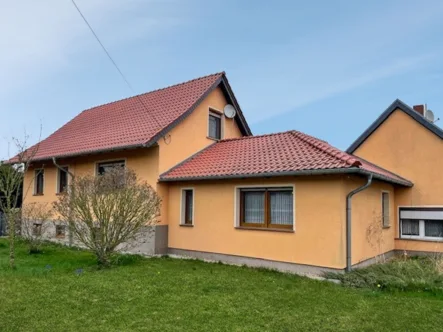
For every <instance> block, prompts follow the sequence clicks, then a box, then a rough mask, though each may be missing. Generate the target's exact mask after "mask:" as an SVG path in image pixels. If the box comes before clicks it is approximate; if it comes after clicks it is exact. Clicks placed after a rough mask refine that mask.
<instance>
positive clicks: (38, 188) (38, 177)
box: [34, 169, 45, 195]
mask: <svg viewBox="0 0 443 332" xmlns="http://www.w3.org/2000/svg"><path fill="white" fill-rule="evenodd" d="M34 182H35V184H34V194H35V195H43V189H44V187H45V170H44V169H36V170H35V180H34Z"/></svg>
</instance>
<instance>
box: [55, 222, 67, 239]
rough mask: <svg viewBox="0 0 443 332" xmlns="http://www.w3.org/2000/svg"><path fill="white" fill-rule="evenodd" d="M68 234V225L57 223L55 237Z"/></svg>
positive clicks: (62, 236)
mask: <svg viewBox="0 0 443 332" xmlns="http://www.w3.org/2000/svg"><path fill="white" fill-rule="evenodd" d="M65 236H66V226H65V225H55V237H57V238H64V237H65Z"/></svg>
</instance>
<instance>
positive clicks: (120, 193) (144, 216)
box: [54, 168, 161, 266]
mask: <svg viewBox="0 0 443 332" xmlns="http://www.w3.org/2000/svg"><path fill="white" fill-rule="evenodd" d="M160 204H161V201H160V198H159V196H158V195H157V193H156V192H155V190H154V189H153V188H152V187H151V186H150V185H149V184H147V183H146V182H141V181H139V180H138V179H137V176H136V174H135V172H133V171H131V170H125V169H123V168H114V169H111V170H109V171H107V172H106V173H105V174H103V175H100V176H89V175H88V176H83V177H78V176H76V177H75V178H73V179H72V181H71V184H70V185H69V188H68V190H67V192H65V193H64V194H62V195H61V196H59V199H58V201H57V202H55V203H54V209H55V211H56V212H57V213H58V214H59V215H60V217H61V219H62V220H72V221H70V222H69V224H70V225H69V229H70V231H71V232H72V233H73V236H74V237H75V240H77V241H78V242H80V243H81V244H82V245H84V246H85V247H87V248H89V249H90V250H91V251H92V252H93V253H94V254H95V255H96V257H97V261H98V263H99V264H100V265H103V266H107V265H109V264H110V257H111V255H112V254H113V253H114V252H115V251H116V250H117V248H118V247H119V246H121V245H123V244H125V243H129V242H131V241H134V240H136V239H137V237H138V236H139V234H140V233H141V231H142V230H143V229H144V227H145V226H151V225H155V224H156V223H157V217H158V216H159V212H160Z"/></svg>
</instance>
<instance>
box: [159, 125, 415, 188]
mask: <svg viewBox="0 0 443 332" xmlns="http://www.w3.org/2000/svg"><path fill="white" fill-rule="evenodd" d="M326 171H328V172H329V173H330V172H331V171H333V172H335V171H337V172H356V173H366V174H368V173H372V174H373V175H374V177H375V178H379V179H381V180H385V181H389V182H394V183H399V184H403V185H407V186H410V185H412V183H411V182H410V181H408V180H406V179H403V178H401V177H400V176H398V175H395V174H393V173H391V172H389V171H386V170H384V169H382V168H380V167H378V166H376V165H374V164H371V163H368V162H367V161H365V160H363V159H361V158H358V157H355V156H353V155H350V154H347V153H346V152H343V151H341V150H339V149H337V148H335V147H333V146H331V145H329V144H328V143H327V142H325V141H322V140H319V139H317V138H315V137H312V136H309V135H306V134H303V133H301V132H298V131H288V132H283V133H276V134H268V135H262V136H250V137H243V138H237V139H227V140H222V141H220V142H218V143H214V144H213V145H211V146H210V147H208V148H206V149H204V150H203V151H201V152H199V153H197V154H196V155H194V156H193V157H191V158H189V159H188V160H186V161H184V162H183V163H181V164H179V165H177V166H176V167H174V168H172V169H171V170H169V171H168V172H166V173H164V174H162V175H161V176H160V179H161V180H163V181H173V180H190V179H210V178H229V177H251V176H276V175H285V174H288V175H289V174H294V175H296V174H322V173H328V172H326Z"/></svg>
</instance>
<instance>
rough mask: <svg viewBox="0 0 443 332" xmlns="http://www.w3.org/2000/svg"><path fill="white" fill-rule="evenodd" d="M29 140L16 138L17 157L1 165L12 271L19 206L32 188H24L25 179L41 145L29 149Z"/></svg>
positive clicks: (1, 204) (0, 196) (0, 193)
mask: <svg viewBox="0 0 443 332" xmlns="http://www.w3.org/2000/svg"><path fill="white" fill-rule="evenodd" d="M40 132H41V128H40ZM28 139H29V137H28V136H27V135H26V134H25V138H24V139H23V140H22V141H20V140H18V139H15V138H14V139H13V142H14V145H15V147H16V149H17V152H18V153H17V155H16V156H15V157H14V158H13V159H12V160H10V161H9V163H8V164H0V211H3V213H4V218H5V220H6V224H7V230H8V238H9V266H10V268H11V269H14V268H15V239H16V235H17V233H18V232H19V231H18V229H17V224H19V221H20V214H21V211H20V209H18V206H19V203H20V200H22V199H24V198H25V197H26V195H27V193H28V191H29V189H30V187H28V188H24V187H23V179H24V175H25V174H26V172H27V171H28V169H29V167H30V165H31V162H32V159H33V157H34V156H35V155H36V153H37V151H38V147H39V144H36V145H34V146H33V147H31V148H29V149H27V141H28ZM39 141H40V139H39Z"/></svg>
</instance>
